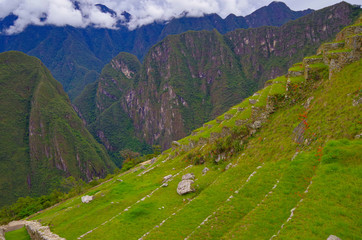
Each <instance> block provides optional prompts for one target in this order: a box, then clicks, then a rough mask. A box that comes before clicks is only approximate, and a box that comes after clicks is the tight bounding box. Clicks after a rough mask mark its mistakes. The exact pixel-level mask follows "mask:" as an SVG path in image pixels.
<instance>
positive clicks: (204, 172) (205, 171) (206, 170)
mask: <svg viewBox="0 0 362 240" xmlns="http://www.w3.org/2000/svg"><path fill="white" fill-rule="evenodd" d="M208 171H210V169H208V168H207V167H205V168H204V169H202V174H206V173H207V172H208Z"/></svg>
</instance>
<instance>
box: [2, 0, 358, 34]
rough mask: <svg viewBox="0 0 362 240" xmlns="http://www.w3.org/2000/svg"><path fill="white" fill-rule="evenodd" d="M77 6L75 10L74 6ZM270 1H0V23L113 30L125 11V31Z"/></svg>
mask: <svg viewBox="0 0 362 240" xmlns="http://www.w3.org/2000/svg"><path fill="white" fill-rule="evenodd" d="M76 1H77V2H78V5H79V6H80V7H79V8H78V9H76V8H75V5H76V4H75V2H76ZM340 1H341V0H284V2H285V3H286V4H287V5H288V6H289V7H290V8H291V9H292V10H304V9H307V8H311V9H315V10H318V9H321V8H324V7H327V6H330V5H333V4H335V3H338V2H340ZM271 2H272V1H271V0H258V1H255V0H0V20H1V19H3V18H5V17H6V16H8V15H9V14H11V13H13V14H14V15H16V16H18V19H17V20H16V22H15V24H14V25H13V26H11V27H10V28H8V29H6V30H5V33H7V34H16V33H19V32H21V31H23V30H24V29H25V28H26V26H28V25H29V24H33V25H47V24H50V25H56V26H65V25H71V26H74V27H86V26H89V25H92V26H94V27H101V28H116V26H117V22H119V20H124V17H123V15H121V13H122V12H123V11H127V12H128V13H130V14H131V15H132V19H131V21H130V22H129V23H127V27H128V28H129V29H131V30H132V29H135V28H137V27H139V26H142V25H145V24H149V23H152V22H154V21H160V20H161V21H162V20H165V21H167V20H170V19H171V18H174V17H180V16H181V15H182V13H185V12H187V16H193V17H196V16H197V17H198V16H202V15H203V14H208V13H217V14H219V15H220V16H221V17H223V18H225V17H226V16H227V15H229V14H231V13H233V14H235V15H237V16H245V15H248V14H250V13H252V12H253V11H255V10H256V9H258V8H260V7H263V6H266V5H268V4H270V3H271ZM346 2H348V3H351V4H359V5H361V4H362V0H347V1H346ZM97 3H100V4H103V5H106V6H107V7H109V8H110V9H112V10H114V11H115V12H116V13H117V16H112V15H111V14H109V13H103V12H101V11H100V10H99V8H97V7H96V6H95V4H97Z"/></svg>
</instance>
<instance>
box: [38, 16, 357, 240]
mask: <svg viewBox="0 0 362 240" xmlns="http://www.w3.org/2000/svg"><path fill="white" fill-rule="evenodd" d="M361 33H362V19H360V20H359V22H358V23H357V24H356V25H353V26H349V27H347V28H345V29H343V30H342V32H341V33H339V34H338V36H337V40H338V42H333V43H326V44H323V45H322V46H321V47H320V49H319V50H318V55H316V56H311V57H307V58H304V60H303V62H302V63H298V64H295V65H294V66H293V67H291V68H290V69H289V72H288V74H287V75H285V76H281V77H278V78H276V79H273V80H269V81H268V82H267V83H266V86H265V87H264V88H263V89H262V90H260V91H258V92H257V93H255V94H254V95H252V96H250V97H249V98H247V99H245V100H244V101H243V102H241V103H240V104H238V105H235V106H234V107H232V108H230V110H229V111H227V112H226V113H224V114H223V115H221V116H219V117H217V118H216V119H215V120H213V121H210V122H208V123H206V124H204V125H203V127H201V128H199V129H197V130H195V131H193V133H192V135H190V136H188V137H186V138H184V139H181V140H180V141H178V142H173V144H172V145H173V147H172V148H171V149H169V150H167V151H165V152H163V153H162V154H161V155H160V156H159V157H158V158H157V159H156V160H155V161H148V162H146V163H144V164H143V165H142V166H137V167H135V168H133V169H131V170H130V171H128V172H126V173H124V174H121V175H119V176H117V177H116V178H114V179H111V180H110V181H108V182H106V183H104V184H102V185H100V186H98V187H95V188H93V189H91V190H90V191H88V192H87V193H86V194H87V195H92V196H94V200H93V201H91V202H89V203H87V204H85V203H82V202H81V196H78V197H75V198H72V199H70V200H67V201H65V202H63V203H61V204H59V205H57V206H54V207H53V208H50V209H47V210H45V211H43V212H42V213H39V214H37V215H35V216H32V218H31V219H33V220H40V221H41V223H43V224H47V225H49V226H50V228H51V229H52V231H54V232H55V233H56V234H58V235H59V236H61V237H65V238H66V239H327V237H328V236H330V235H336V236H338V237H340V238H341V239H361V238H362V231H361V220H360V219H361V218H360V216H361V214H362V212H361V208H360V203H361V200H362V198H361V185H362V167H361V160H362V140H361V139H360V136H361V132H362V125H361V102H362V100H361V99H362V96H361V95H362V92H361V87H362V83H361V76H362V60H361V44H362V35H361ZM206 168H208V171H207V169H206ZM187 173H193V174H194V175H195V178H194V180H193V181H194V183H191V185H192V186H193V188H194V192H191V193H188V194H186V195H181V196H180V195H179V194H177V192H176V189H177V187H178V183H179V182H180V181H181V179H182V177H183V176H184V175H185V174H187ZM169 175H171V176H169ZM166 176H168V177H167V178H168V180H167V181H166V184H164V182H165V181H163V180H164V179H165V178H164V177H166ZM185 177H186V176H185ZM188 181H190V180H188ZM84 195H85V194H84Z"/></svg>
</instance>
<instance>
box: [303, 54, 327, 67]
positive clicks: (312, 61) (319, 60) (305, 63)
mask: <svg viewBox="0 0 362 240" xmlns="http://www.w3.org/2000/svg"><path fill="white" fill-rule="evenodd" d="M315 63H323V56H322V55H319V56H310V57H306V58H304V59H303V66H304V67H307V66H308V65H310V64H315Z"/></svg>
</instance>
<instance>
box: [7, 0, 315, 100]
mask: <svg viewBox="0 0 362 240" xmlns="http://www.w3.org/2000/svg"><path fill="white" fill-rule="evenodd" d="M310 12H312V10H306V11H292V10H291V9H289V8H288V7H287V6H286V5H285V4H284V3H281V2H275V3H272V4H270V5H269V6H267V7H264V8H263V9H262V10H261V11H256V12H254V13H252V14H251V15H249V16H246V17H245V18H244V17H241V16H239V17H236V16H235V15H230V16H229V17H228V18H226V19H222V18H221V17H220V16H218V15H217V14H212V15H207V16H204V17H197V18H187V17H182V18H178V19H173V20H171V21H170V22H157V23H153V24H149V25H146V26H142V27H140V28H137V29H135V30H133V31H130V30H128V29H127V28H126V27H125V26H119V29H99V28H93V27H88V28H86V29H82V28H74V27H71V26H65V27H57V26H49V25H47V26H28V27H27V28H26V29H25V30H24V31H23V32H21V33H19V34H17V35H10V36H7V35H4V34H0V52H4V51H9V50H18V51H22V52H25V53H27V54H29V55H32V56H36V57H38V58H40V59H41V60H42V62H43V63H44V64H45V65H46V66H47V67H48V68H49V69H50V70H51V72H52V73H53V75H54V77H55V78H56V79H57V80H58V81H60V82H61V84H62V85H63V87H64V89H65V91H66V92H67V93H68V94H69V96H70V98H71V99H74V98H75V97H76V96H78V95H79V94H80V93H81V91H82V90H83V89H84V87H85V86H86V85H87V84H89V83H92V82H94V81H95V80H96V79H97V77H98V76H99V74H100V72H101V70H102V68H103V66H104V65H106V64H107V63H108V62H109V61H110V60H111V59H112V58H113V57H114V56H116V55H117V54H118V53H119V52H121V51H125V52H130V53H132V54H135V55H136V56H137V57H138V58H139V59H143V57H144V56H145V54H146V53H147V51H148V50H149V49H150V47H151V46H152V45H154V44H156V43H157V42H158V41H160V40H162V39H163V38H164V37H166V36H167V35H169V34H178V33H182V32H184V31H188V30H204V29H205V30H212V29H214V28H216V29H218V30H219V31H220V32H222V33H225V32H227V31H231V30H235V29H237V28H249V27H258V26H261V25H270V26H279V25H281V24H282V23H285V22H287V21H289V20H292V19H296V18H298V17H301V16H304V15H306V14H308V13H310ZM128 17H130V16H128ZM15 19H16V16H15V15H9V16H7V17H6V18H4V19H0V32H1V31H2V30H4V29H6V27H9V26H11V25H12V24H13V23H14V21H15Z"/></svg>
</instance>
